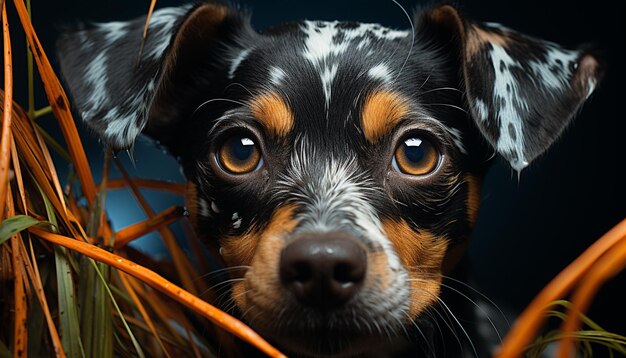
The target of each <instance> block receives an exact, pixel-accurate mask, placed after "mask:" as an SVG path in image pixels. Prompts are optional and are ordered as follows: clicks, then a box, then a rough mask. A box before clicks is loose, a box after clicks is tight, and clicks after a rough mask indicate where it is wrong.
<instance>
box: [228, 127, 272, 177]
mask: <svg viewBox="0 0 626 358" xmlns="http://www.w3.org/2000/svg"><path fill="white" fill-rule="evenodd" d="M217 155H218V160H219V163H220V165H221V166H222V168H224V169H225V170H226V171H228V172H230V173H232V174H246V173H250V172H252V171H254V170H256V169H258V168H260V167H261V165H262V164H263V159H262V157H261V150H260V149H259V146H258V144H256V143H255V141H254V137H253V136H252V135H249V134H245V133H244V134H235V135H233V136H231V137H229V138H228V139H226V141H224V143H223V144H222V146H221V147H220V148H219V151H218V153H217Z"/></svg>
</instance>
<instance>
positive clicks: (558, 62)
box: [529, 48, 578, 91]
mask: <svg viewBox="0 0 626 358" xmlns="http://www.w3.org/2000/svg"><path fill="white" fill-rule="evenodd" d="M577 58H578V52H577V51H568V50H563V49H557V48H550V49H549V50H548V53H547V54H546V60H545V62H539V61H530V62H529V66H530V68H531V69H532V70H533V72H534V73H535V75H537V76H538V77H539V78H541V80H542V83H543V84H545V85H546V87H548V88H549V89H551V90H559V91H563V90H565V89H567V88H569V82H570V78H571V76H572V71H571V64H572V63H574V62H576V59H577Z"/></svg>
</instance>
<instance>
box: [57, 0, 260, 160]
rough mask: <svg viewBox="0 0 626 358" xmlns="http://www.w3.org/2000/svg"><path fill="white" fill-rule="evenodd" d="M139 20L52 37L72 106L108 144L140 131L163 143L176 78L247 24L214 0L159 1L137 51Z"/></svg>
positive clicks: (122, 143)
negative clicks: (165, 4) (192, 1)
mask: <svg viewBox="0 0 626 358" xmlns="http://www.w3.org/2000/svg"><path fill="white" fill-rule="evenodd" d="M145 20H146V18H145V17H141V18H138V19H135V20H132V21H127V22H110V23H104V24H97V25H95V26H93V27H92V28H90V29H86V30H82V31H78V32H74V33H67V34H65V35H63V36H62V37H61V38H60V39H59V41H58V43H57V51H58V55H59V62H60V65H61V71H62V74H63V77H64V79H65V81H66V83H67V85H68V87H69V90H70V93H71V95H72V99H73V102H72V103H73V105H74V107H75V110H76V111H77V112H78V114H79V115H80V117H82V119H83V120H84V121H85V123H86V124H87V125H88V126H89V127H90V128H91V129H93V130H94V131H95V132H96V133H97V134H98V136H99V137H100V138H101V139H102V140H103V141H104V142H105V143H106V144H108V145H110V146H111V147H112V148H113V149H115V150H121V149H128V148H130V147H132V145H133V143H134V141H135V139H136V137H137V136H138V135H139V133H141V132H144V133H146V134H148V135H150V136H152V137H153V138H155V139H157V140H160V141H162V142H166V143H165V144H167V142H168V140H171V138H170V137H172V136H173V132H175V128H176V127H177V126H175V124H176V122H177V121H178V120H179V119H180V117H181V113H180V111H181V110H182V109H179V108H177V107H185V105H184V104H185V99H186V98H185V96H186V95H187V94H186V93H184V92H185V91H184V90H182V89H181V90H180V91H176V87H177V85H176V84H177V82H184V83H185V85H187V87H189V85H191V82H193V81H192V80H190V78H189V77H191V76H193V75H194V74H191V73H190V71H192V70H193V69H195V68H197V67H203V68H206V67H207V65H206V64H207V63H212V62H217V60H216V59H215V58H219V57H220V56H219V55H216V54H215V52H217V51H218V50H217V49H216V48H218V47H219V46H218V44H217V43H218V42H219V41H223V40H225V39H226V38H231V37H233V38H234V37H235V36H236V35H237V32H238V31H237V29H247V28H249V25H248V24H247V18H246V17H245V16H244V15H241V14H240V13H239V12H237V11H235V10H233V9H232V8H230V7H228V6H226V5H222V4H218V3H214V2H206V3H202V4H199V5H196V6H189V5H185V6H180V7H173V8H164V9H160V10H158V11H155V12H154V14H153V15H152V17H151V19H150V24H149V27H148V35H147V38H146V39H145V42H144V44H143V48H142V50H141V53H140V48H141V41H142V33H143V28H144V24H145ZM221 57H224V56H221ZM202 77H203V80H205V81H206V80H209V81H210V78H208V77H210V76H209V75H207V74H203V76H202ZM187 90H188V88H187ZM179 92H182V93H179Z"/></svg>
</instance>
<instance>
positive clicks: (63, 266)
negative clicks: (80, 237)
mask: <svg viewBox="0 0 626 358" xmlns="http://www.w3.org/2000/svg"><path fill="white" fill-rule="evenodd" d="M36 184H38V183H36ZM39 189H40V190H41V188H39ZM42 198H43V201H44V204H45V207H46V213H47V215H48V220H49V221H50V222H52V223H53V224H55V225H56V224H57V221H56V216H55V214H54V208H53V207H52V206H51V205H50V202H49V201H48V199H47V197H46V195H45V193H43V191H42ZM54 263H55V268H56V279H57V299H58V307H59V323H60V333H61V343H62V345H63V348H64V349H65V352H66V354H67V355H68V356H69V357H71V358H77V357H78V358H85V351H84V349H83V344H82V341H81V335H80V321H79V318H78V304H77V302H76V288H75V285H74V278H73V277H72V272H73V271H72V265H71V264H70V260H69V259H68V256H67V252H66V250H65V248H64V247H60V246H55V247H54Z"/></svg>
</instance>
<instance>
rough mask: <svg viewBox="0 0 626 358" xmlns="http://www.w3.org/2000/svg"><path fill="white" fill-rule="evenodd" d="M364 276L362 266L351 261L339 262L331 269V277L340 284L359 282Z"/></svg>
mask: <svg viewBox="0 0 626 358" xmlns="http://www.w3.org/2000/svg"><path fill="white" fill-rule="evenodd" d="M364 278H365V269H364V266H363V265H358V264H357V265H355V264H354V263H353V262H339V263H337V264H336V265H335V269H334V270H333V279H334V280H335V281H337V282H339V283H341V284H350V283H359V282H361V281H363V279H364Z"/></svg>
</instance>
